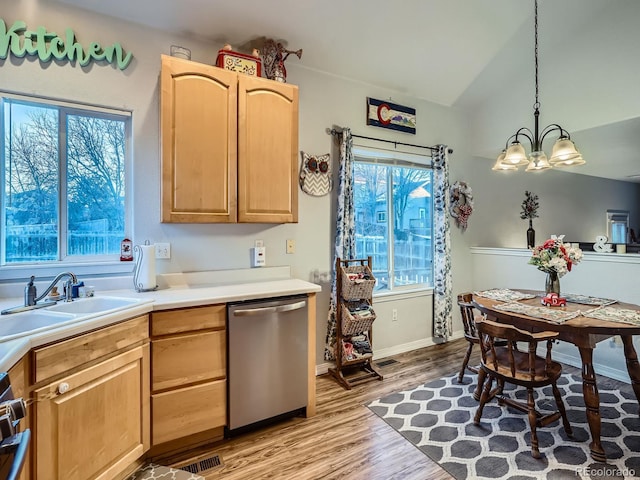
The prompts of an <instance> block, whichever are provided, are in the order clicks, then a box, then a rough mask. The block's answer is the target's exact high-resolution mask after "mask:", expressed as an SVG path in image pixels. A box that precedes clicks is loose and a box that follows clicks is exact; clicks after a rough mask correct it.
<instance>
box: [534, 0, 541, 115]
mask: <svg viewBox="0 0 640 480" xmlns="http://www.w3.org/2000/svg"><path fill="white" fill-rule="evenodd" d="M534 32H535V34H534V38H535V41H534V56H535V67H536V103H535V104H534V105H533V108H534V109H535V110H537V109H538V108H540V101H539V100H538V92H539V85H538V0H535V13H534Z"/></svg>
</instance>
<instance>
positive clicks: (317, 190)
mask: <svg viewBox="0 0 640 480" xmlns="http://www.w3.org/2000/svg"><path fill="white" fill-rule="evenodd" d="M300 153H301V155H302V162H301V165H300V188H301V189H302V191H303V192H304V193H306V194H308V195H311V196H314V197H322V196H323V195H326V194H327V193H329V192H330V191H331V190H332V188H333V179H332V178H331V161H330V160H331V157H330V155H329V154H328V153H326V154H324V155H309V154H307V153H305V152H300Z"/></svg>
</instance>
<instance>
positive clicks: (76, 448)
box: [30, 315, 150, 480]
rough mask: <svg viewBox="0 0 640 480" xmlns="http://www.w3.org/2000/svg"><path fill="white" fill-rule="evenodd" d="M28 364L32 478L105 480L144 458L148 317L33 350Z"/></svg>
mask: <svg viewBox="0 0 640 480" xmlns="http://www.w3.org/2000/svg"><path fill="white" fill-rule="evenodd" d="M31 358H32V359H33V363H34V375H35V378H36V379H37V380H36V382H37V383H36V384H35V385H34V389H33V392H32V397H33V398H34V399H35V403H34V404H33V409H32V413H33V417H32V418H31V425H32V426H35V431H34V433H35V435H34V436H33V437H32V440H33V442H32V451H34V452H36V454H35V455H34V460H33V461H34V470H35V476H34V477H33V478H35V479H37V480H90V479H91V480H110V479H113V478H118V477H119V476H120V475H122V474H123V472H126V471H128V470H130V468H131V466H132V465H134V464H135V462H136V461H137V460H138V459H140V458H141V457H143V456H144V454H145V452H146V451H147V450H148V449H149V447H150V439H149V430H150V427H149V394H150V393H149V384H150V379H149V343H148V316H146V315H145V316H142V317H138V318H136V319H133V320H130V321H127V322H123V323H120V324H116V325H112V326H109V327H106V328H103V329H100V330H97V331H95V332H91V333H87V334H83V335H80V336H77V337H73V338H71V339H68V340H65V341H61V342H58V343H55V344H52V345H48V346H44V347H40V348H37V349H35V350H34V351H33V352H32V357H31ZM30 413H31V412H30Z"/></svg>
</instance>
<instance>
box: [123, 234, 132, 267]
mask: <svg viewBox="0 0 640 480" xmlns="http://www.w3.org/2000/svg"><path fill="white" fill-rule="evenodd" d="M120 261H121V262H131V261H133V243H132V242H131V240H129V239H128V238H125V239H124V240H122V241H121V242H120Z"/></svg>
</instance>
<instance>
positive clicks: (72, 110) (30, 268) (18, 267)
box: [0, 90, 133, 281]
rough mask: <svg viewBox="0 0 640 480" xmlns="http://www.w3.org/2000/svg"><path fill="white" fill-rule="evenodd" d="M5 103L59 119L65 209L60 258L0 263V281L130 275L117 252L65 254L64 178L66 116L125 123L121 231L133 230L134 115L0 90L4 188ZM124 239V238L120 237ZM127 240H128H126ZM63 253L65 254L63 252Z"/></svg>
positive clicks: (62, 197)
mask: <svg viewBox="0 0 640 480" xmlns="http://www.w3.org/2000/svg"><path fill="white" fill-rule="evenodd" d="M7 100H10V101H13V102H16V103H22V104H26V105H35V106H42V107H43V108H48V107H54V108H57V109H58V111H59V117H58V126H59V129H58V138H59V140H58V141H59V145H58V152H59V158H58V168H59V176H60V177H59V190H58V204H59V205H62V204H64V205H65V208H64V209H60V211H59V214H58V221H59V222H60V228H59V233H60V235H59V238H58V246H59V247H58V248H59V249H60V250H59V255H60V258H59V259H57V260H53V261H43V262H32V263H21V264H4V265H2V264H0V281H10V280H17V279H22V278H27V277H29V276H30V275H36V276H39V277H51V276H55V275H56V274H58V273H59V272H60V270H61V269H71V268H73V272H74V273H75V274H76V275H111V274H117V273H124V272H127V273H130V272H131V270H132V264H131V262H121V261H120V255H119V253H117V254H116V253H114V254H108V255H87V256H80V255H67V253H66V252H67V241H68V238H67V237H68V215H67V212H68V209H67V188H68V185H67V181H66V180H64V181H63V180H62V179H63V178H64V179H66V168H67V167H66V163H67V162H66V155H67V140H66V127H67V126H66V119H67V116H69V115H81V116H87V115H89V116H93V117H95V118H99V119H105V120H119V121H123V123H124V129H125V131H124V148H125V152H124V181H125V186H124V231H125V236H128V234H127V232H131V231H132V230H133V225H132V223H133V222H132V220H133V211H132V210H133V196H132V193H133V175H132V172H133V167H132V165H133V161H132V158H133V148H132V147H133V112H132V111H131V110H125V109H120V108H114V107H106V106H102V105H92V104H88V103H81V102H71V101H65V100H59V99H55V98H50V97H45V96H37V95H26V94H21V93H16V92H8V91H4V90H0V149H1V150H0V159H2V165H0V180H1V181H2V185H3V188H4V181H5V170H4V164H5V162H4V160H5V152H6V148H5V147H6V142H5V129H6V127H7V126H6V125H5V117H4V107H5V104H6V102H7ZM0 201H4V192H2V195H1V196H0ZM0 229H1V230H2V231H1V234H0V240H1V241H3V242H4V236H5V228H4V225H2V224H1V223H0ZM123 238H124V237H123ZM129 238H130V237H129ZM62 252H64V253H62Z"/></svg>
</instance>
